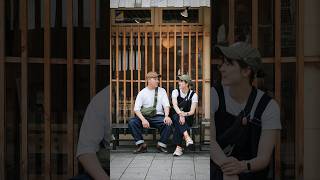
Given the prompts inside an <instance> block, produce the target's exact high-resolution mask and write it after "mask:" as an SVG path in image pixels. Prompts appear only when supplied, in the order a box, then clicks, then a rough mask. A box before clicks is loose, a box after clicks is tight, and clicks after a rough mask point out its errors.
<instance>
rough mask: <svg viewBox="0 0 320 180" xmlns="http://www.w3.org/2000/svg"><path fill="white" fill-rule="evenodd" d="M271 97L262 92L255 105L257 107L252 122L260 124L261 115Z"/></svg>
mask: <svg viewBox="0 0 320 180" xmlns="http://www.w3.org/2000/svg"><path fill="white" fill-rule="evenodd" d="M271 99H272V98H271V97H270V96H268V95H267V94H266V93H264V94H263V95H262V97H261V99H260V101H259V104H258V105H257V108H256V110H255V112H254V118H253V121H254V123H258V124H261V116H262V113H263V112H264V110H265V109H266V107H267V105H268V104H269V102H270V101H271Z"/></svg>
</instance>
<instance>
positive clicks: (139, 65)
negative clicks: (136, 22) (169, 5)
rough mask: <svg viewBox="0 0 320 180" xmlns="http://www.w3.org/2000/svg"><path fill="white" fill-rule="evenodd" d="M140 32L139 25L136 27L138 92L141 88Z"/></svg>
mask: <svg viewBox="0 0 320 180" xmlns="http://www.w3.org/2000/svg"><path fill="white" fill-rule="evenodd" d="M140 35H141V32H140V26H139V28H138V80H139V83H138V90H139V92H140V90H141V83H140V79H141V36H140Z"/></svg>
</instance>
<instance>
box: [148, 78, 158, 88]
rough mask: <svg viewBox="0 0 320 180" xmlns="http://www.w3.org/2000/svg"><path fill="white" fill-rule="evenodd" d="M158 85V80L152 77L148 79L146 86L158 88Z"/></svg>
mask: <svg viewBox="0 0 320 180" xmlns="http://www.w3.org/2000/svg"><path fill="white" fill-rule="evenodd" d="M158 84H159V78H158V77H153V78H149V79H148V85H149V86H150V87H152V88H156V87H158Z"/></svg>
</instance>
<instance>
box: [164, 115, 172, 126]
mask: <svg viewBox="0 0 320 180" xmlns="http://www.w3.org/2000/svg"><path fill="white" fill-rule="evenodd" d="M163 122H164V123H165V124H166V125H168V126H171V124H172V121H171V118H170V117H169V116H166V117H164V120H163Z"/></svg>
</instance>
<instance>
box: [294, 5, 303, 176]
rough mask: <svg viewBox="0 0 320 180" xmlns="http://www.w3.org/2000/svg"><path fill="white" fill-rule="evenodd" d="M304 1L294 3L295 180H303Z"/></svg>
mask: <svg viewBox="0 0 320 180" xmlns="http://www.w3.org/2000/svg"><path fill="white" fill-rule="evenodd" d="M304 1H305V0H299V1H296V2H297V4H296V8H297V11H296V12H297V38H296V56H297V63H296V79H297V83H296V86H297V88H296V90H297V91H296V123H295V127H296V130H295V132H296V137H295V139H296V142H295V175H296V179H297V180H303V179H304V172H303V171H304V166H303V163H304Z"/></svg>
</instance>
